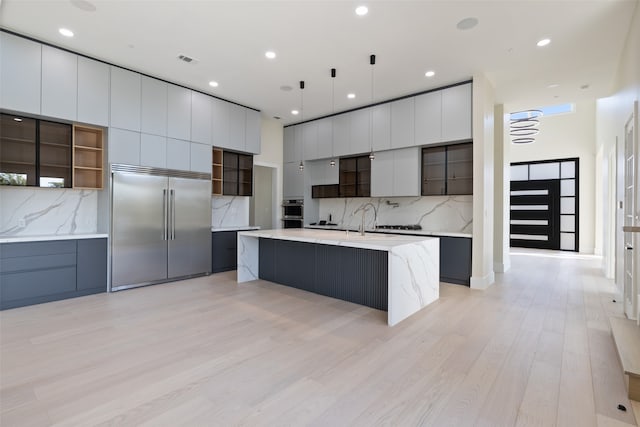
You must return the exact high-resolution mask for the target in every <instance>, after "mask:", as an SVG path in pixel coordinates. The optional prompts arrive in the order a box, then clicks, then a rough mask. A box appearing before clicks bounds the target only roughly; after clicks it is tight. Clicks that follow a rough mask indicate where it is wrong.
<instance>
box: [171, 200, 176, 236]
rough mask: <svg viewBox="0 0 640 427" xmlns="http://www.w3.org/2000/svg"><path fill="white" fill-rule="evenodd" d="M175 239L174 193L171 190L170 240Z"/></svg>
mask: <svg viewBox="0 0 640 427" xmlns="http://www.w3.org/2000/svg"><path fill="white" fill-rule="evenodd" d="M175 239H176V193H175V190H174V189H171V240H175Z"/></svg>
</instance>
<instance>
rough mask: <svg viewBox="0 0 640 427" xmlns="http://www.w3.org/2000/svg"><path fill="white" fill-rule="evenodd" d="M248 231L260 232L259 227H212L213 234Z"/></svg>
mask: <svg viewBox="0 0 640 427" xmlns="http://www.w3.org/2000/svg"><path fill="white" fill-rule="evenodd" d="M246 230H260V227H259V226H257V225H245V226H240V225H237V226H233V227H211V231H212V232H213V233H215V232H218V231H246Z"/></svg>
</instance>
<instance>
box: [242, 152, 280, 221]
mask: <svg viewBox="0 0 640 427" xmlns="http://www.w3.org/2000/svg"><path fill="white" fill-rule="evenodd" d="M253 179H254V182H253V195H252V197H251V200H250V202H249V223H250V224H252V225H256V226H258V227H260V228H261V229H263V230H270V229H272V228H276V221H275V219H276V218H277V215H276V212H275V207H276V206H277V204H276V202H275V195H276V186H277V168H275V167H270V166H262V165H256V164H254V166H253Z"/></svg>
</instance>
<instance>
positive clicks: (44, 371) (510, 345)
mask: <svg viewBox="0 0 640 427" xmlns="http://www.w3.org/2000/svg"><path fill="white" fill-rule="evenodd" d="M560 255H561V257H557V256H555V254H553V253H552V252H545V251H537V252H536V251H515V252H514V253H513V254H512V258H511V259H512V268H511V270H510V271H509V272H508V273H506V274H504V275H498V276H497V280H496V283H495V284H494V285H493V286H492V287H490V288H489V289H488V290H486V291H472V290H470V289H469V288H466V287H463V286H457V285H449V284H441V287H440V290H441V291H440V292H441V294H440V295H441V296H440V299H439V300H438V301H436V302H435V303H433V304H432V305H430V306H429V307H427V308H426V309H424V310H422V311H421V312H420V313H418V314H417V315H414V316H413V317H411V318H409V319H407V320H405V321H404V322H402V323H400V324H399V325H397V326H395V327H393V328H389V327H388V326H387V325H386V323H385V318H386V315H385V313H382V312H379V311H376V310H373V309H369V308H366V307H360V306H357V305H354V304H350V303H347V302H343V301H339V300H334V299H331V298H326V297H322V296H318V295H314V294H310V293H306V292H303V291H298V290H295V289H291V288H287V287H284V286H279V285H275V284H271V283H268V282H261V281H260V282H252V283H243V284H237V283H235V272H232V273H222V274H217V275H212V276H209V277H204V278H198V279H193V280H187V281H183V282H177V283H172V284H164V285H158V286H152V287H148V288H141V289H135V290H129V291H123V292H118V293H114V294H103V295H94V296H89V297H83V298H77V299H73V300H67V301H60V302H55V303H48V304H43V305H39V306H32V307H26V308H20V309H14V310H7V311H4V312H2V313H0V322H1V325H0V328H1V329H0V344H1V350H0V357H1V359H0V425H1V426H2V427H8V426H47V425H77V426H90V425H135V426H158V425H162V426H164V425H166V426H178V425H193V426H218V425H219V426H235V425H247V426H253V425H261V426H302V425H312V426H331V427H333V426H352V425H353V426H374V425H388V426H416V425H427V426H469V425H480V426H526V425H532V426H553V425H558V426H572V427H577V426H579V427H587V426H596V425H598V426H629V425H632V426H633V425H636V420H635V418H634V414H633V408H632V405H631V403H630V402H629V401H628V400H627V398H626V394H625V387H624V379H623V374H622V370H621V367H620V364H619V362H618V360H617V358H616V353H615V349H614V344H613V340H612V338H611V336H610V333H609V324H608V316H621V304H620V303H619V302H618V303H614V302H612V295H613V293H612V291H613V287H612V284H611V282H610V281H608V280H605V279H604V278H603V277H602V274H601V273H600V268H599V266H600V260H599V259H598V258H595V257H589V256H579V255H575V254H562V253H561V254H560ZM618 404H623V405H625V406H626V407H627V408H628V410H627V412H621V411H619V410H618V409H617V406H618ZM639 409H640V407H638V406H637V405H636V410H639Z"/></svg>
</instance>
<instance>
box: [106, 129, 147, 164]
mask: <svg viewBox="0 0 640 427" xmlns="http://www.w3.org/2000/svg"><path fill="white" fill-rule="evenodd" d="M107 154H108V156H109V163H122V164H125V165H134V166H139V165H140V132H132V131H128V130H122V129H116V128H113V127H112V128H109V149H108V150H107Z"/></svg>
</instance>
